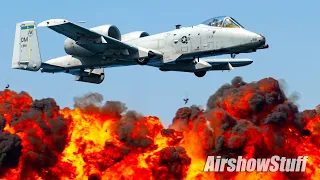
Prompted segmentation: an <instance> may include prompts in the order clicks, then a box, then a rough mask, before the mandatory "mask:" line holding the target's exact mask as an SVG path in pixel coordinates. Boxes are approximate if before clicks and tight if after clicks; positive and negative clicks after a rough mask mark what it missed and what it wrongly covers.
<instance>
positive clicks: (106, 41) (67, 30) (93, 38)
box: [38, 19, 139, 53]
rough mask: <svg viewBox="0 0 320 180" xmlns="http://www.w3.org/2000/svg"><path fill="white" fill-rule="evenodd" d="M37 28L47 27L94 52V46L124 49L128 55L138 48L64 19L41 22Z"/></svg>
mask: <svg viewBox="0 0 320 180" xmlns="http://www.w3.org/2000/svg"><path fill="white" fill-rule="evenodd" d="M38 27H48V28H50V29H51V30H53V31H55V32H57V33H60V34H63V35H65V36H66V37H68V38H70V39H73V40H74V41H76V42H77V44H78V45H80V46H82V47H84V48H86V49H88V50H89V51H92V52H94V51H95V47H96V45H99V46H100V47H101V46H102V47H103V49H119V50H121V49H126V50H128V51H129V53H135V52H137V51H138V49H139V48H138V47H134V46H131V45H129V44H126V43H124V42H121V41H119V40H117V39H114V38H112V37H109V36H104V35H102V34H99V33H97V32H94V31H92V30H90V29H86V28H84V27H81V26H79V25H77V24H74V23H72V22H70V21H68V20H64V19H51V20H47V21H44V22H41V23H40V24H39V25H38Z"/></svg>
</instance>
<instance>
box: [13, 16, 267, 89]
mask: <svg viewBox="0 0 320 180" xmlns="http://www.w3.org/2000/svg"><path fill="white" fill-rule="evenodd" d="M38 27H48V28H50V29H52V30H53V31H56V32H57V33H60V34H63V35H65V36H66V37H68V38H67V39H66V40H65V42H64V49H65V52H66V53H67V54H68V55H66V56H63V57H59V58H55V59H51V60H48V61H46V62H42V60H41V56H40V50H39V44H38V37H37V31H36V24H35V22H34V21H25V22H21V23H18V24H17V25H16V34H15V42H14V51H13V58H12V68H14V69H22V70H28V71H38V70H41V72H48V73H57V72H64V73H69V74H73V75H74V76H75V80H76V81H82V82H88V83H96V84H99V83H101V82H102V81H103V80H104V68H108V67H121V66H130V65H137V64H139V65H148V66H153V67H157V68H159V69H160V70H161V71H180V72H192V73H194V74H195V75H196V76H197V77H203V76H204V75H205V74H206V72H207V71H211V70H232V69H234V67H241V66H246V65H249V64H251V63H252V60H251V59H235V55H236V54H239V53H251V52H256V50H258V49H265V48H268V45H267V44H266V39H265V37H264V36H262V35H260V34H256V33H253V32H250V31H248V30H246V29H245V28H244V27H243V26H241V25H240V24H239V23H238V22H237V21H236V20H234V19H233V18H231V17H228V16H221V17H216V18H211V19H209V20H207V21H205V22H203V23H201V24H199V25H196V26H191V27H181V26H180V25H176V28H175V29H174V30H172V31H168V32H164V33H160V34H155V35H149V34H148V33H147V32H145V31H135V32H131V33H127V34H124V35H121V34H120V31H119V29H118V28H117V27H116V26H114V25H103V26H98V27H95V28H91V29H87V28H84V27H81V26H80V25H78V23H72V22H70V21H68V20H64V19H52V20H47V21H44V22H42V23H40V24H39V25H38ZM223 54H230V55H231V58H229V59H217V58H215V59H212V58H208V57H209V56H217V55H223Z"/></svg>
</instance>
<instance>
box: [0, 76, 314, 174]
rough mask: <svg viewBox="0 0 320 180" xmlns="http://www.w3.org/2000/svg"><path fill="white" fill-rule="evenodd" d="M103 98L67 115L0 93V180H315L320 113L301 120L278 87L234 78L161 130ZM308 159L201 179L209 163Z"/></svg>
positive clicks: (80, 103) (94, 97)
mask: <svg viewBox="0 0 320 180" xmlns="http://www.w3.org/2000/svg"><path fill="white" fill-rule="evenodd" d="M102 100H103V98H102V95H100V94H96V93H90V94H87V95H85V96H84V97H78V98H75V107H76V108H75V109H69V108H65V109H60V108H59V106H58V105H57V104H56V102H55V101H54V99H51V98H47V99H41V100H33V99H32V98H31V97H30V96H29V95H28V94H27V93H26V92H21V93H16V92H14V91H10V90H5V91H0V179H43V180H46V179H50V180H51V179H57V180H60V179H63V180H65V179H90V180H95V179H101V180H102V179H129V180H131V179H134V180H136V179H164V180H167V179H188V180H189V179H190V180H191V179H199V180H201V179H234V180H238V179H244V178H246V179H318V177H320V167H319V166H320V165H319V164H320V157H319V147H320V141H319V139H320V111H318V109H315V110H306V111H304V112H299V111H298V108H297V106H295V105H294V103H292V102H290V101H289V100H288V99H287V98H286V96H285V94H284V93H283V92H282V90H281V88H280V86H279V83H278V81H276V80H275V79H273V78H265V79H262V80H260V81H258V82H252V83H246V82H244V81H243V80H242V78H240V77H236V78H235V79H234V80H232V82H231V84H226V85H224V86H222V87H221V88H220V89H219V90H218V91H217V92H215V93H214V94H213V95H212V96H211V97H210V98H209V100H208V102H207V109H206V111H202V110H201V109H200V108H198V107H197V106H191V107H184V108H180V109H179V110H178V111H177V113H176V116H175V117H174V118H173V122H172V124H171V125H170V126H169V127H168V128H165V127H164V126H163V125H162V123H161V122H160V120H159V119H158V118H157V117H153V116H149V117H144V116H143V115H141V114H139V113H137V112H135V111H131V110H127V107H126V106H125V105H124V104H123V103H121V102H118V101H107V102H105V103H104V104H102V105H101V102H102ZM209 155H210V156H211V155H217V156H218V155H219V156H222V157H223V158H231V157H237V156H243V157H244V158H268V157H271V156H273V155H279V156H285V157H291V158H294V157H298V156H309V161H308V163H307V168H306V172H300V173H297V172H295V173H284V172H274V173H273V172H266V173H263V172H227V171H225V172H219V173H218V172H216V173H213V172H203V168H204V165H205V163H206V158H207V156H209Z"/></svg>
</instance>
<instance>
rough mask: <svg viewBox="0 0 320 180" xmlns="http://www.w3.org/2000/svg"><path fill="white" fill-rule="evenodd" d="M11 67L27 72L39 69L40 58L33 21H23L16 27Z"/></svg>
mask: <svg viewBox="0 0 320 180" xmlns="http://www.w3.org/2000/svg"><path fill="white" fill-rule="evenodd" d="M11 67H12V68H13V69H22V70H28V71H38V70H39V69H40V67H41V56H40V49H39V43H38V36H37V30H36V24H35V22H34V21H25V22H21V23H18V24H17V25H16V34H15V40H14V48H13V56H12V66H11Z"/></svg>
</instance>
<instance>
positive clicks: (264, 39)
mask: <svg viewBox="0 0 320 180" xmlns="http://www.w3.org/2000/svg"><path fill="white" fill-rule="evenodd" d="M259 41H260V42H261V43H263V44H265V43H266V38H265V37H264V36H263V35H261V34H259Z"/></svg>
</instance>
